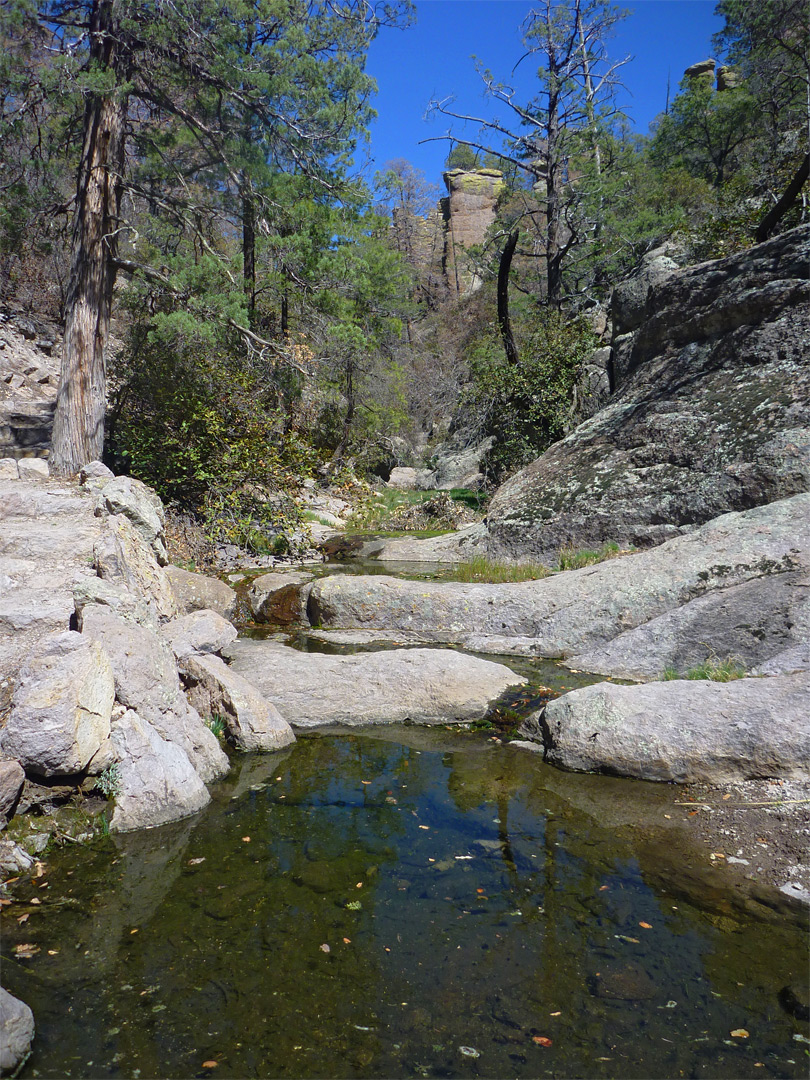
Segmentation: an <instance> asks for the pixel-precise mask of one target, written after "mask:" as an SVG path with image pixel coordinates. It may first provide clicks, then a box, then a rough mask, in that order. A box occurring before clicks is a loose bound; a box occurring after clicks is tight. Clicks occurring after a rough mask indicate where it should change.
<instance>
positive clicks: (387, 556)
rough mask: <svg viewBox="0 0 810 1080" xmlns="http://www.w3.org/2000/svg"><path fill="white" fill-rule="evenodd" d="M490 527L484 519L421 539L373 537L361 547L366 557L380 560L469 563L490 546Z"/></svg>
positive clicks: (412, 537) (361, 553) (362, 554)
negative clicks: (488, 544) (379, 538)
mask: <svg viewBox="0 0 810 1080" xmlns="http://www.w3.org/2000/svg"><path fill="white" fill-rule="evenodd" d="M486 539H487V530H486V526H485V525H483V524H482V523H480V522H474V523H473V524H472V525H465V527H464V528H463V529H458V530H457V531H456V532H451V533H443V534H442V535H441V536H430V537H424V538H419V537H415V536H403V537H398V538H396V539H391V540H372V541H369V542H368V543H366V544H365V545H364V546H363V548H362V549H361V550H360V555H361V557H363V558H374V559H377V560H378V561H379V562H417V563H445V564H448V563H457V562H467V561H468V560H469V559H471V558H472V557H473V556H474V555H481V554H483V552H484V551H485V549H486Z"/></svg>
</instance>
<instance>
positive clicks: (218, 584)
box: [165, 564, 237, 619]
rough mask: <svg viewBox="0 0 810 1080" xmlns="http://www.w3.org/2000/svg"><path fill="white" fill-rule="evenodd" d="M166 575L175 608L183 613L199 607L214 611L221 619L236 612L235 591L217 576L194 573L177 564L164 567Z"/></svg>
mask: <svg viewBox="0 0 810 1080" xmlns="http://www.w3.org/2000/svg"><path fill="white" fill-rule="evenodd" d="M165 573H166V576H167V577H168V579H169V581H170V582H171V586H172V589H173V591H174V595H175V597H176V601H177V608H178V610H179V611H180V612H182V613H183V614H184V615H188V614H189V613H190V612H192V611H198V610H200V609H201V608H207V609H208V610H210V611H216V612H217V614H218V615H221V616H222V617H223V619H233V617H234V614H235V612H236V603H237V597H236V593H235V592H234V590H233V589H232V588H230V586H229V585H226V584H225V582H224V581H220V580H219V578H212V577H207V576H206V575H205V574H195V573H192V572H191V571H190V570H182V569H181V568H180V567H179V566H172V565H171V564H170V565H169V566H167V567H166V570H165Z"/></svg>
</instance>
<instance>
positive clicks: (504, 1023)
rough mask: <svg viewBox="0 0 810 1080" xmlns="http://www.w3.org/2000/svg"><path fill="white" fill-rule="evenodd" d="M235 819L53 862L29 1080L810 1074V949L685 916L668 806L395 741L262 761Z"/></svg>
mask: <svg viewBox="0 0 810 1080" xmlns="http://www.w3.org/2000/svg"><path fill="white" fill-rule="evenodd" d="M214 795H215V798H214V802H213V803H212V805H211V806H210V807H209V808H207V810H206V811H204V812H203V813H202V814H201V815H198V816H197V817H196V818H193V819H191V820H189V821H187V822H183V823H181V824H180V825H179V826H177V827H174V828H172V829H161V830H156V831H154V832H149V833H143V834H136V835H130V836H127V837H123V838H119V839H118V840H116V841H115V843H113V842H112V841H110V842H108V843H106V844H103V845H100V846H99V847H98V848H95V849H93V850H92V851H90V852H88V853H87V858H86V859H85V860H84V861H83V863H82V865H81V867H78V866H77V865H76V862H75V857H74V858H73V859H72V860H71V861H72V863H73V867H74V869H73V871H72V872H71V866H70V865H69V863H68V860H67V859H65V860H64V863H63V865H59V864H58V859H55V860H54V866H53V870H52V872H51V874H50V877H49V882H50V884H49V889H48V892H49V893H50V900H49V902H48V903H47V904H44V905H42V910H41V911H37V912H36V913H35V914H34V915H32V916H31V918H30V920H29V921H28V922H27V923H25V924H24V925H23V926H20V925H18V924H17V923H16V922H13V921H11V920H9V925H8V926H7V927H6V930H5V933H4V943H3V959H4V971H3V974H4V982H5V983H6V984H7V985H8V988H9V989H10V990H11V991H12V992H13V993H17V994H18V995H19V996H20V997H22V998H24V999H25V1000H27V1001H28V1002H29V1003H30V1004H31V1006H32V1007H33V1008H34V1011H35V1014H36V1016H37V1021H38V1037H37V1042H36V1044H35V1047H36V1049H35V1054H34V1055H33V1057H32V1058H31V1059H30V1061H29V1063H28V1064H27V1066H26V1071H25V1072H24V1074H23V1075H24V1076H41V1077H66V1076H70V1077H80V1076H120V1077H138V1078H146V1077H187V1076H207V1075H218V1076H231V1077H343V1076H347V1077H348V1076H354V1077H389V1076H390V1077H400V1076H402V1077H405V1076H436V1077H440V1076H454V1077H455V1076H458V1077H467V1076H479V1077H498V1076H520V1077H538V1076H544V1075H553V1076H559V1077H568V1076H572V1077H576V1076H605V1077H616V1076H623V1077H624V1076H626V1077H635V1076H638V1077H665V1076H666V1077H668V1076H677V1075H680V1074H681V1073H682V1074H683V1075H689V1076H702V1075H705V1076H718V1077H743V1076H787V1077H790V1076H804V1075H805V1074H806V1057H805V1056H804V1055H802V1054H800V1053H799V1051H801V1050H802V1046H801V1044H800V1043H797V1042H796V1041H794V1039H793V1036H794V1034H797V1033H801V1028H800V1026H799V1024H798V1022H797V1021H795V1020H793V1019H792V1018H791V1017H789V1016H788V1015H787V1014H786V1013H785V1012H784V1011H783V1010H782V1009H781V1008H780V1006H779V1005H778V1001H777V995H778V991H779V989H780V987H781V986H782V985H784V984H785V983H787V982H791V981H799V982H800V981H802V979H803V978H804V973H805V971H806V964H807V943H806V940H805V937H804V934H803V932H802V931H801V929H800V928H798V927H795V926H793V925H792V924H790V923H789V922H788V921H787V920H783V921H782V922H781V923H770V924H769V923H767V922H763V921H762V920H757V921H752V920H751V919H750V917H749V916H748V915H746V913H745V912H742V911H739V910H736V909H735V910H731V909H729V910H728V911H725V912H724V911H722V910H718V908H717V906H716V905H714V906H711V907H710V908H709V909H708V910H704V909H703V908H702V907H700V906H699V905H696V904H694V903H692V902H690V900H691V901H694V900H695V899H696V897H695V896H694V895H692V894H690V893H689V891H688V888H685V889H681V893H680V894H679V895H675V890H673V889H672V888H671V883H672V882H673V881H676V880H677V879H678V865H679V861H680V860H681V857H682V856H681V855H679V854H678V853H677V851H676V850H672V851H667V850H666V844H665V843H662V841H661V835H660V831H659V832H658V833H656V834H655V835H653V833H652V832H651V831H650V830H648V829H647V828H646V827H645V822H646V821H647V819H649V820H650V821H652V820H653V819H655V821H656V822H658V824H659V825H660V817H661V811H662V808H663V807H664V805H665V804H666V801H667V800H668V799H669V797H670V796H668V795H667V792H666V789H663V788H661V787H657V788H656V787H652V786H650V785H634V784H629V783H628V782H626V781H624V782H622V781H617V780H613V779H611V778H606V777H583V776H566V775H565V774H562V773H558V772H553V771H552V770H547V769H545V768H544V767H543V766H542V765H539V764H538V762H537V759H536V758H535V757H534V756H532V755H530V754H527V753H525V752H520V751H518V750H514V749H511V750H510V749H509V748H508V747H498V746H497V745H496V744H494V743H493V742H491V741H489V740H487V739H486V737H485V736H480V735H478V736H477V735H474V734H471V733H459V732H449V731H444V730H442V731H438V730H432V729H431V730H427V729H420V728H400V729H397V730H396V731H394V730H391V729H386V730H384V731H377V730H375V731H373V732H371V733H368V734H357V733H356V732H354V733H352V734H351V735H347V734H340V735H335V734H332V735H319V736H313V737H309V738H305V739H302V740H301V741H300V742H299V743H298V744H297V745H296V746H295V747H292V748H290V749H289V751H287V752H285V753H284V755H278V756H273V757H267V756H264V757H262V756H258V755H256V756H247V757H244V758H242V759H241V768H238V769H235V770H234V773H233V774H232V776H231V777H229V778H227V779H226V780H225V781H224V782H223V783H221V784H220V785H219V786H218V788H217V789H216V790H215V792H214ZM695 888H696V889H697V890H698V892H699V891H700V885H699V883H696V884H695ZM19 941H28V942H33V943H36V944H38V945H39V946H40V952H39V953H38V954H37V955H36V956H35V957H34V958H33V959H32V960H30V961H25V962H23V961H16V962H14V961H11V960H10V959H9V958H10V956H11V955H12V949H13V945H14V944H16V943H17V942H19ZM49 949H50V950H51V951H53V952H55V955H53V956H51V955H49V952H48V950H49ZM26 965H27V966H26ZM740 1029H745V1030H747V1031H748V1032H749V1037H748V1038H747V1039H743V1038H740V1037H737V1038H732V1036H731V1035H730V1032H731V1031H733V1030H740ZM549 1042H550V1045H549ZM212 1061H216V1062H217V1063H218V1064H217V1066H216V1072H214V1071H213V1066H211V1065H208V1066H205V1064H204V1063H206V1062H209V1063H210V1062H212Z"/></svg>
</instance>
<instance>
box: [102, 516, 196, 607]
mask: <svg viewBox="0 0 810 1080" xmlns="http://www.w3.org/2000/svg"><path fill="white" fill-rule="evenodd" d="M93 555H94V560H95V566H96V570H97V572H98V576H99V577H101V578H104V580H105V581H109V582H111V583H112V584H114V585H119V586H122V587H123V588H126V589H128V590H129V591H130V592H132V593H135V594H136V595H139V596H141V597H143V599H144V601H145V602H146V603H148V604H150V606H151V607H152V609H153V611H154V612H155V614H156V615H158V616H159V617H161V618H165V619H171V618H173V617H174V616H175V615H176V614H177V603H176V601H175V598H174V592H173V590H172V586H171V583H170V581H169V579H168V577H167V575H166V573H165V571H164V570H162V569H161V567H160V565H159V564H158V560H157V558H156V557H155V554H154V552H153V551H152V549H151V547H149V546H148V545H147V544H145V543H144V538H143V536H142V535H141V534H140V533H139V532H138V531H137V529H136V528H135V526H134V525H133V524H132V522H131V521H130V520H129V519H128V518H127V517H124V516H122V515H121V514H116V515H113V516H111V517H108V518H106V519H105V520H104V526H103V529H102V533H101V536H100V538H99V539H98V540H97V542H96V543H95V545H94V548H93Z"/></svg>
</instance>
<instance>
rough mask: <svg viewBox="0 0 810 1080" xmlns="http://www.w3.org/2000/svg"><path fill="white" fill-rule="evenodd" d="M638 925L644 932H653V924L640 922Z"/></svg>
mask: <svg viewBox="0 0 810 1080" xmlns="http://www.w3.org/2000/svg"><path fill="white" fill-rule="evenodd" d="M638 925H639V926H640V927H641V929H642V930H652V923H648V922H640V923H639V924H638Z"/></svg>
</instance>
